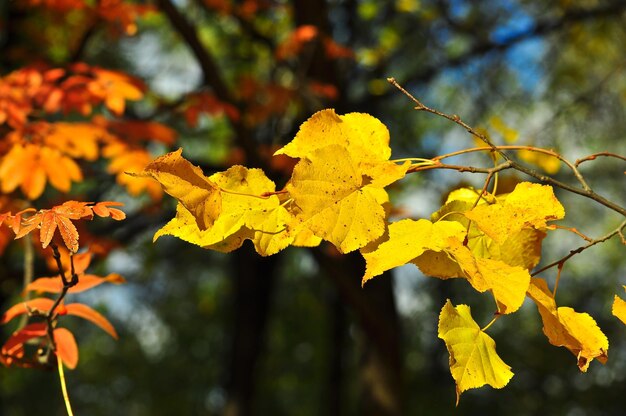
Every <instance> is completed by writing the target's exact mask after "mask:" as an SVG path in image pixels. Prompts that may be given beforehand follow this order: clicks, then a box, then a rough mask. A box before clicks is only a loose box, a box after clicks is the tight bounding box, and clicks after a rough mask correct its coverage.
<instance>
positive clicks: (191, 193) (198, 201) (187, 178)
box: [143, 149, 222, 229]
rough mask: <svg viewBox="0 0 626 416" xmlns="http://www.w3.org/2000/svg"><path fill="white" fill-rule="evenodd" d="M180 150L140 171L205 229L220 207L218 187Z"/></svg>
mask: <svg viewBox="0 0 626 416" xmlns="http://www.w3.org/2000/svg"><path fill="white" fill-rule="evenodd" d="M181 154H182V149H178V150H177V151H175V152H172V153H168V154H166V155H163V156H161V157H159V158H157V159H155V160H154V161H153V162H151V163H150V164H148V166H146V168H145V169H144V171H143V174H144V175H149V176H151V177H152V178H154V179H156V180H157V181H158V182H159V183H160V184H161V186H162V187H163V190H164V191H165V192H166V193H168V194H169V195H171V196H173V197H174V198H176V199H178V200H179V201H180V202H181V203H182V204H183V205H184V206H185V207H186V208H187V209H188V210H189V211H190V212H192V213H193V215H194V216H195V218H196V220H197V221H198V226H199V227H200V228H201V229H206V228H208V227H210V226H212V225H213V223H214V222H215V220H216V219H217V217H218V216H219V214H220V212H221V210H222V198H221V195H220V190H219V188H218V186H217V185H216V184H215V183H213V182H212V181H211V180H209V179H208V178H207V177H206V176H204V174H203V173H202V169H200V168H199V167H197V166H194V165H192V164H191V163H190V162H189V161H188V160H186V159H184V158H183V157H182V156H181Z"/></svg>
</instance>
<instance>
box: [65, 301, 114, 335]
mask: <svg viewBox="0 0 626 416" xmlns="http://www.w3.org/2000/svg"><path fill="white" fill-rule="evenodd" d="M65 310H66V314H67V315H73V316H78V317H80V318H83V319H86V320H88V321H90V322H92V323H93V324H95V325H97V326H99V327H100V328H102V330H104V331H105V332H106V333H108V334H109V335H111V336H112V337H113V338H115V339H117V332H115V328H113V325H111V322H109V320H108V319H106V318H105V317H104V316H102V314H101V313H99V312H98V311H95V310H94V309H92V308H90V307H89V306H87V305H85V304H82V303H70V304H67V305H65Z"/></svg>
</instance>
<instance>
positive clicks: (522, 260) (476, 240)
mask: <svg viewBox="0 0 626 416" xmlns="http://www.w3.org/2000/svg"><path fill="white" fill-rule="evenodd" d="M477 198H478V192H477V191H476V190H474V189H471V188H460V189H457V190H454V191H452V192H451V193H450V194H449V196H448V199H447V201H446V203H445V204H444V206H443V207H441V208H440V209H439V210H438V211H436V212H434V213H433V214H432V216H431V219H432V221H438V220H439V219H441V218H444V217H445V220H446V221H457V222H459V223H461V224H463V226H465V227H467V226H468V223H469V230H468V234H467V240H468V241H467V247H468V248H469V249H470V250H471V251H472V254H473V255H474V256H476V257H482V258H487V259H492V260H501V261H503V262H505V263H506V264H508V265H510V266H520V267H523V268H525V269H528V270H532V268H534V267H535V266H536V265H537V264H538V263H539V260H540V259H541V242H542V241H543V239H544V238H545V236H546V233H545V232H543V231H540V230H535V229H533V228H524V229H522V230H521V231H519V232H518V233H513V234H510V235H508V236H506V239H504V240H503V241H501V242H500V243H498V242H496V241H494V240H493V239H492V238H490V237H489V236H487V235H486V234H485V233H484V232H483V231H482V230H481V229H480V228H478V226H477V225H476V223H475V222H474V221H472V222H470V221H469V219H468V218H467V217H466V216H465V212H467V211H469V210H471V209H472V207H473V205H474V203H475V202H476V200H477ZM487 200H488V201H491V202H495V201H496V199H495V198H494V197H493V196H492V195H490V194H488V195H486V196H484V197H483V198H480V200H479V202H478V205H485V204H487ZM437 257H440V256H437ZM426 267H428V266H426ZM422 271H423V270H422ZM424 273H426V272H424ZM426 274H429V273H426ZM437 276H438V277H442V276H439V275H437Z"/></svg>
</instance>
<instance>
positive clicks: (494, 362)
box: [437, 300, 513, 404]
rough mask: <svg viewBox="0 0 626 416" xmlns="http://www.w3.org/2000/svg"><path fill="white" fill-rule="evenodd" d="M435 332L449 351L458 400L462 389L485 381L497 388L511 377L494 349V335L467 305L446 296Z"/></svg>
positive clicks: (479, 385) (504, 384)
mask: <svg viewBox="0 0 626 416" xmlns="http://www.w3.org/2000/svg"><path fill="white" fill-rule="evenodd" d="M437 334H438V336H439V338H441V339H443V340H444V342H445V343H446V347H447V348H448V352H449V354H450V372H451V373H452V377H453V378H454V381H455V383H456V392H457V404H458V401H459V398H460V396H461V393H463V392H464V391H466V390H468V389H473V388H477V387H482V386H484V385H485V384H489V385H490V386H492V387H494V388H497V389H500V388H502V387H504V386H506V385H507V384H508V382H509V380H511V378H512V377H513V373H512V372H511V367H509V366H508V365H507V364H506V363H505V362H504V361H502V359H501V358H500V357H499V356H498V354H497V353H496V344H495V342H494V341H493V339H492V338H491V337H490V336H489V335H487V334H486V333H485V332H484V331H482V330H481V329H480V326H478V324H477V323H476V322H475V321H474V319H473V318H472V315H471V311H470V307H469V306H467V305H458V306H453V305H452V303H451V302H450V300H447V301H446V304H445V305H444V307H443V308H442V309H441V313H440V315H439V326H438V329H437Z"/></svg>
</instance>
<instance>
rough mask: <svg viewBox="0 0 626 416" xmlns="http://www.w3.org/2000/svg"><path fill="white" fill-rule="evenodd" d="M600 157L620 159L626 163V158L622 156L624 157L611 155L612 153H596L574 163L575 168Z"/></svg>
mask: <svg viewBox="0 0 626 416" xmlns="http://www.w3.org/2000/svg"><path fill="white" fill-rule="evenodd" d="M598 156H605V157H614V158H616V159H620V160H623V161H625V162H626V156H622V155H618V154H616V153H611V152H598V153H594V154H592V155H589V156H585V157H583V158H581V159H578V160H576V162H574V166H576V167H578V165H580V164H581V163H583V162H588V161H590V160H596V158H597V157H598Z"/></svg>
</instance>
